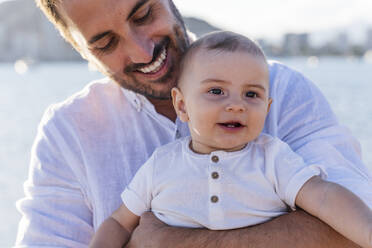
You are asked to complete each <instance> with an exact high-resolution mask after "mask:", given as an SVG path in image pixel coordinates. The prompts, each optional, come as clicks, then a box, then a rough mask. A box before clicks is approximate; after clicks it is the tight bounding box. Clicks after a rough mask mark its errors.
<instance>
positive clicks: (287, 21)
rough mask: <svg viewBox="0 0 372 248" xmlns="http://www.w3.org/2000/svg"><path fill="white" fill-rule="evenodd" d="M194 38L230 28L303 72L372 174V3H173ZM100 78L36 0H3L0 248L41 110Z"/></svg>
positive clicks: (13, 216) (10, 237) (10, 233)
mask: <svg viewBox="0 0 372 248" xmlns="http://www.w3.org/2000/svg"><path fill="white" fill-rule="evenodd" d="M174 2H175V4H176V6H178V7H179V9H180V11H181V14H182V15H183V16H184V17H185V21H186V25H187V26H188V28H189V29H190V30H191V31H193V32H194V33H195V34H197V35H198V36H200V35H202V34H203V33H206V32H210V31H213V30H219V29H222V30H231V31H235V32H239V33H242V34H245V35H247V36H249V37H251V38H254V39H256V40H257V41H258V42H259V43H260V44H261V46H262V47H263V49H264V50H265V52H266V54H267V56H268V57H269V58H270V59H275V60H279V61H281V62H283V63H285V64H287V65H289V66H291V67H293V68H295V69H296V70H298V71H301V72H302V73H304V74H305V76H307V77H308V78H310V79H311V80H313V81H314V82H315V84H316V85H317V86H318V87H319V88H320V89H321V90H322V92H323V93H324V94H325V96H326V97H327V99H328V100H329V102H330V103H331V106H332V108H333V110H334V111H335V112H336V114H337V116H338V118H339V121H340V123H342V124H343V125H345V126H347V127H348V128H349V129H350V130H351V132H352V133H353V134H354V135H355V136H356V137H357V138H358V139H359V141H360V143H361V146H362V152H363V160H364V161H365V163H366V165H367V167H368V168H369V169H370V170H372V153H371V152H370V151H371V149H372V128H371V126H372V125H370V123H369V122H370V121H372V104H371V103H370V102H369V100H370V98H371V97H370V92H372V15H371V10H372V1H370V0H354V1H350V0H327V1H322V0H281V1H277V0H260V1H253V0H251V1H247V0H231V1H220V0H202V1H200V0H186V1H185V0H174ZM100 77H102V75H101V74H100V73H98V72H96V71H94V70H92V69H89V66H88V64H87V63H86V62H85V61H83V60H82V59H81V58H80V56H79V55H78V54H77V53H76V52H75V51H74V50H73V49H72V48H71V47H70V46H69V45H68V44H66V43H65V42H64V41H63V40H62V39H61V38H60V37H59V35H58V32H57V31H56V30H55V29H54V27H53V26H52V25H51V24H50V23H49V22H48V21H47V20H46V18H45V17H44V16H43V15H42V14H41V12H40V11H39V10H38V9H37V8H36V7H35V4H34V1H32V0H9V1H4V0H0V220H2V221H3V222H2V223H3V224H2V225H1V226H0V247H10V246H12V244H13V243H14V240H15V236H16V230H17V224H18V221H19V219H20V215H19V214H18V212H17V211H16V208H15V202H16V201H17V200H18V199H19V198H21V197H22V196H23V188H22V184H23V182H24V181H25V179H26V178H27V173H28V163H29V157H30V149H31V146H32V142H33V139H34V137H35V134H36V129H37V125H38V122H39V120H40V118H41V115H42V113H43V111H44V110H45V108H46V107H47V106H48V105H50V104H51V103H54V102H58V101H62V100H64V99H65V98H66V97H67V96H69V95H71V94H73V93H74V92H76V91H78V90H80V89H81V88H82V87H83V86H84V85H86V84H87V83H88V82H89V81H90V80H93V79H97V78H100Z"/></svg>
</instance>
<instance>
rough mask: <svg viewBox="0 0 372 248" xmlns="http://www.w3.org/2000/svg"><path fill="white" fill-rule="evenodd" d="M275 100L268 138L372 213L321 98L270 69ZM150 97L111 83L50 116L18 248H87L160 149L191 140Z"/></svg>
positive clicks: (355, 157)
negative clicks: (284, 145) (315, 167)
mask: <svg viewBox="0 0 372 248" xmlns="http://www.w3.org/2000/svg"><path fill="white" fill-rule="evenodd" d="M270 95H271V97H272V99H273V103H272V105H271V109H270V113H269V115H268V117H267V120H266V123H265V127H264V132H266V133H268V134H270V135H271V136H274V137H278V138H280V139H282V140H283V141H285V142H287V143H288V144H289V145H290V147H291V148H292V149H293V150H294V151H295V152H297V153H298V154H299V155H301V156H302V157H303V158H304V160H305V162H306V163H307V164H321V165H323V166H324V167H325V168H326V171H327V174H328V180H330V181H334V182H337V183H339V184H341V185H343V186H345V187H346V188H348V189H350V190H351V191H353V192H354V193H356V194H357V195H358V196H359V197H361V198H362V199H363V200H364V201H365V202H366V203H367V204H368V205H369V206H370V207H372V190H371V188H372V182H371V177H370V176H369V175H368V172H367V169H366V167H365V166H364V165H363V163H362V161H361V159H360V146H359V144H358V142H357V141H356V140H355V139H354V138H353V137H352V136H351V134H350V133H349V131H348V130H347V129H346V128H344V127H342V126H340V125H339V124H338V122H337V119H336V117H335V115H334V114H333V112H332V110H331V108H330V106H329V104H328V103H327V101H326V100H325V98H324V97H323V95H322V94H321V93H320V91H319V90H318V89H317V88H316V87H315V86H314V85H313V84H312V83H311V82H310V81H309V80H307V79H306V78H304V77H303V76H302V75H301V74H299V73H298V72H296V71H293V70H291V69H289V68H288V67H286V66H284V65H282V64H280V63H277V62H271V63H270ZM188 134H189V132H188V129H187V125H186V124H184V123H181V122H180V121H179V120H177V121H176V122H175V123H174V122H172V121H170V120H169V119H167V118H166V117H164V116H162V115H159V114H158V113H157V112H156V111H155V108H154V106H153V105H152V104H151V103H150V102H149V101H148V100H147V99H146V98H145V97H143V96H141V95H138V94H135V93H133V92H130V91H127V90H123V89H121V88H120V87H119V86H118V85H117V84H116V83H114V82H112V81H110V80H108V79H103V80H99V81H96V82H93V83H91V84H89V85H88V86H87V87H85V88H84V89H83V90H82V91H81V92H78V93H77V94H75V95H74V96H72V97H70V98H69V99H67V100H66V101H64V102H62V103H59V104H55V105H52V106H51V107H49V109H48V110H47V111H46V112H45V114H44V117H43V119H42V121H41V123H40V126H39V128H38V134H37V137H36V140H35V143H34V145H33V148H32V155H31V165H30V173H29V178H28V180H27V181H26V182H25V185H24V187H25V197H24V198H23V199H22V200H20V201H19V202H18V209H19V211H20V212H21V214H22V216H23V217H22V219H21V222H20V224H19V231H18V236H17V241H16V243H17V244H16V247H41V246H47V247H87V245H88V243H89V241H90V239H91V236H92V235H93V233H94V230H95V229H96V228H98V226H99V224H100V223H101V222H102V221H103V220H104V219H105V218H107V217H108V216H110V215H111V213H112V212H113V211H114V210H115V209H116V208H117V207H118V206H119V205H120V204H121V198H120V194H121V192H122V191H123V190H124V188H125V187H126V186H127V184H128V183H129V182H130V180H131V179H132V177H133V176H134V174H135V173H136V171H137V170H138V168H139V167H140V166H141V165H142V164H143V163H144V162H145V161H146V160H147V159H148V158H149V157H150V155H151V154H152V152H153V151H154V149H155V148H157V147H159V146H161V145H164V144H166V143H169V142H171V141H174V140H175V139H177V138H179V137H182V136H186V135H188Z"/></svg>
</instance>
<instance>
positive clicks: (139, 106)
mask: <svg viewBox="0 0 372 248" xmlns="http://www.w3.org/2000/svg"><path fill="white" fill-rule="evenodd" d="M121 90H122V91H123V94H124V96H125V98H126V99H127V100H128V101H129V102H130V104H131V105H132V106H133V107H134V108H135V109H136V110H137V111H138V112H141V111H142V110H143V108H144V107H149V108H150V109H151V108H152V109H154V106H153V104H152V103H151V102H150V101H149V100H147V98H146V97H144V96H143V95H141V94H138V93H135V92H133V91H131V90H127V89H124V88H121Z"/></svg>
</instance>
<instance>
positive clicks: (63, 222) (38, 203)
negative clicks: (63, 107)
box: [15, 110, 94, 247]
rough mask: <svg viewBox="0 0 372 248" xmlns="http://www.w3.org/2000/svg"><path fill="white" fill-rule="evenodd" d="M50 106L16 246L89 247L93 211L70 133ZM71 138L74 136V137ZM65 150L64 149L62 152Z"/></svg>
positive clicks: (36, 149) (34, 152)
mask: <svg viewBox="0 0 372 248" xmlns="http://www.w3.org/2000/svg"><path fill="white" fill-rule="evenodd" d="M52 112H53V111H51V110H49V111H47V113H46V114H45V115H44V117H43V120H42V122H41V124H40V126H39V129H38V134H37V137H36V139H35V142H34V145H33V148H32V152H31V163H30V171H29V177H28V179H27V181H26V182H25V184H24V190H25V197H24V198H23V199H21V200H20V201H18V202H17V208H18V210H19V211H20V213H21V214H22V218H21V221H20V223H19V227H18V235H17V240H16V244H15V247H87V246H88V244H89V242H90V239H91V237H92V235H93V232H94V231H93V227H92V212H91V208H90V207H89V204H88V203H87V201H86V197H85V194H84V192H83V191H82V187H81V186H80V183H79V182H78V180H77V179H76V177H75V172H74V171H73V169H72V168H71V167H70V166H69V165H71V164H76V163H77V162H78V161H73V159H74V158H73V156H63V155H62V154H65V155H66V154H68V153H69V152H70V149H69V147H71V146H73V144H72V142H68V143H66V141H65V140H66V138H67V137H66V133H64V135H63V136H62V134H61V133H62V132H61V129H60V128H57V126H58V125H57V124H55V123H53V121H52V120H50V119H51V116H52V115H53V113H52ZM70 141H71V140H70ZM62 151H63V152H62Z"/></svg>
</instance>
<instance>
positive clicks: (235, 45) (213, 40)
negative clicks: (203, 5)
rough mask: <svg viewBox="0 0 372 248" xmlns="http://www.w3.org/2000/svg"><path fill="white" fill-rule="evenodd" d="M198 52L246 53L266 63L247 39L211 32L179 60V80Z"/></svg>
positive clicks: (229, 33)
mask: <svg viewBox="0 0 372 248" xmlns="http://www.w3.org/2000/svg"><path fill="white" fill-rule="evenodd" d="M199 50H206V51H215V52H246V53H248V54H251V55H252V56H254V57H256V58H259V59H262V61H263V62H265V63H267V61H266V56H265V54H264V52H263V51H262V49H261V48H260V46H259V45H258V44H257V43H256V42H254V41H253V40H251V39H249V38H248V37H246V36H244V35H241V34H237V33H234V32H230V31H217V32H211V33H209V34H207V35H205V36H202V37H201V38H200V39H198V40H196V41H195V42H194V43H192V44H191V45H190V47H189V48H188V50H187V51H186V52H185V54H184V56H183V58H182V60H181V73H180V75H179V76H180V77H179V78H180V79H181V77H182V75H183V72H184V69H185V66H186V67H187V65H188V63H189V62H190V60H191V59H192V57H193V56H194V55H195V53H197V52H198V51H199Z"/></svg>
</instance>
